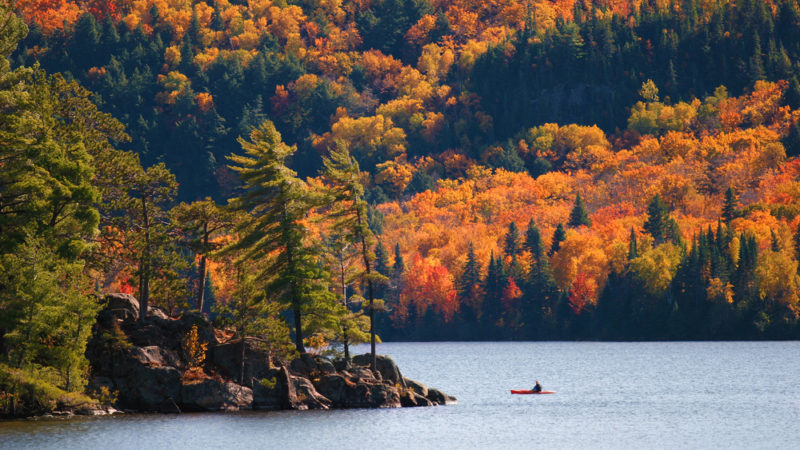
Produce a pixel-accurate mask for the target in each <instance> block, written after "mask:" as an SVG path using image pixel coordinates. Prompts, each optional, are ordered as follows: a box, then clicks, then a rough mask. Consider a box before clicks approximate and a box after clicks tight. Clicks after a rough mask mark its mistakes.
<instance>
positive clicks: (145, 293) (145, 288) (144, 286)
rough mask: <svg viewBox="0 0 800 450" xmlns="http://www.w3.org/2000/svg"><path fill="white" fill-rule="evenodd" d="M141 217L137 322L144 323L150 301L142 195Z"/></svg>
mask: <svg viewBox="0 0 800 450" xmlns="http://www.w3.org/2000/svg"><path fill="white" fill-rule="evenodd" d="M142 218H143V221H144V223H143V224H142V227H143V228H144V252H143V254H142V262H141V268H140V271H141V273H140V274H139V297H140V298H139V322H141V323H144V322H145V320H147V308H148V304H149V303H150V218H149V216H148V214H147V200H146V199H145V198H144V197H142Z"/></svg>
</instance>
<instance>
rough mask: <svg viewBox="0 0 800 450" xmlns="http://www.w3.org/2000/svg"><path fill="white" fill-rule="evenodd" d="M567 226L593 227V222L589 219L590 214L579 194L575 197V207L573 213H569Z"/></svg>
mask: <svg viewBox="0 0 800 450" xmlns="http://www.w3.org/2000/svg"><path fill="white" fill-rule="evenodd" d="M567 226H569V227H571V228H577V227H580V226H587V227H591V226H592V220H591V219H589V213H588V212H587V211H586V206H585V205H584V204H583V199H581V194H577V195H576V196H575V205H574V206H573V207H572V211H571V212H570V213H569V222H568V223H567Z"/></svg>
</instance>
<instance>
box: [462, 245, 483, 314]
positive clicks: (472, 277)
mask: <svg viewBox="0 0 800 450" xmlns="http://www.w3.org/2000/svg"><path fill="white" fill-rule="evenodd" d="M480 284H481V263H480V262H479V261H478V258H477V257H476V256H475V248H474V246H473V245H472V242H470V243H469V249H467V262H466V263H464V271H463V272H462V273H461V278H460V279H459V282H458V293H459V295H460V296H461V298H462V299H464V300H466V301H468V302H472V303H473V304H474V303H475V300H476V299H477V297H478V292H479V290H480Z"/></svg>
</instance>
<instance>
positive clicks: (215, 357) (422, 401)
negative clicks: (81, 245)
mask: <svg viewBox="0 0 800 450" xmlns="http://www.w3.org/2000/svg"><path fill="white" fill-rule="evenodd" d="M105 303H106V304H105V307H104V309H103V310H102V311H101V312H100V314H99V315H98V320H97V323H96V325H95V328H94V333H93V336H92V339H91V340H90V342H89V345H88V346H87V350H86V354H87V356H88V358H89V361H90V365H91V377H90V384H89V390H90V391H91V392H94V393H95V394H96V396H98V397H99V398H100V403H102V404H103V406H101V407H95V408H88V407H85V406H84V407H82V408H83V410H67V411H61V412H60V414H73V413H74V414H84V415H102V414H109V413H114V412H116V411H121V412H136V413H138V412H157V413H181V412H201V411H240V410H307V409H334V408H398V407H415V406H433V405H445V404H450V403H455V402H456V399H455V398H454V397H451V396H448V395H446V394H445V393H443V392H441V391H439V390H437V389H432V388H428V387H427V386H425V385H424V384H422V383H420V382H417V381H414V380H411V379H408V378H406V377H404V376H403V375H402V374H401V372H400V369H399V368H398V367H397V365H396V364H395V363H394V361H392V359H391V358H389V357H388V356H378V357H377V367H376V369H377V370H376V371H372V370H370V368H369V362H370V356H369V355H358V356H355V357H354V358H353V359H352V362H351V364H349V365H345V363H344V362H343V361H332V360H330V359H328V358H325V357H322V356H318V355H312V354H307V353H306V354H302V355H300V356H299V357H298V358H296V359H294V360H292V361H281V360H278V359H277V358H270V357H269V355H268V354H267V353H266V352H265V351H264V350H263V349H262V348H261V347H260V346H259V345H258V343H257V341H255V340H251V339H250V338H247V339H245V342H244V346H245V350H246V354H247V357H246V360H245V364H244V376H242V373H241V371H242V364H241V356H240V355H241V352H242V345H243V343H242V341H241V339H236V340H230V339H226V336H225V334H224V333H223V332H221V331H220V330H217V329H215V328H214V327H213V326H212V325H211V324H210V323H209V321H208V320H207V319H206V318H205V317H204V316H202V315H200V314H196V313H186V314H184V315H182V316H181V317H178V318H172V317H168V316H167V315H166V314H165V313H164V312H163V311H161V310H160V309H158V308H148V321H147V322H146V323H145V324H140V323H139V322H138V321H137V318H138V316H139V302H138V301H137V300H136V299H135V298H134V297H132V296H130V295H127V294H111V295H108V296H107V297H106V298H105ZM192 327H197V335H198V340H199V341H200V342H202V343H205V344H206V346H207V350H206V352H205V358H204V363H203V364H202V366H201V367H199V368H189V367H188V364H187V355H185V354H184V353H185V351H184V349H183V347H182V345H181V342H182V339H183V338H184V337H185V336H186V335H187V334H188V333H189V331H190V330H191V328H192ZM239 380H244V382H243V383H239ZM54 414H59V413H54Z"/></svg>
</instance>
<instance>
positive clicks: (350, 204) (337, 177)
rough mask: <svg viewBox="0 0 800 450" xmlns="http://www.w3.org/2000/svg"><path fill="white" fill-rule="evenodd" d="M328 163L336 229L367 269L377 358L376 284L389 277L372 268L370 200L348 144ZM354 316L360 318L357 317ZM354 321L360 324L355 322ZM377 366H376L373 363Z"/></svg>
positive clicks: (325, 160) (364, 278) (364, 275)
mask: <svg viewBox="0 0 800 450" xmlns="http://www.w3.org/2000/svg"><path fill="white" fill-rule="evenodd" d="M323 165H324V167H325V172H324V178H325V180H326V182H327V183H328V186H329V192H328V195H329V196H330V198H331V199H332V200H333V202H334V203H333V206H332V209H331V211H330V213H329V216H330V218H331V219H333V220H334V223H333V227H332V228H333V231H334V233H337V234H339V235H341V236H342V237H343V238H344V239H345V240H346V241H348V242H351V243H353V244H355V245H357V246H358V247H359V248H360V254H361V263H362V264H363V268H364V271H363V272H362V273H361V274H359V278H361V279H362V281H363V282H365V283H366V285H367V300H368V302H369V303H368V304H367V306H366V310H367V314H368V315H369V322H370V325H369V330H370V343H371V349H372V356H373V366H374V359H375V342H376V336H375V311H376V310H377V309H378V308H377V304H376V298H375V286H376V285H377V284H384V283H386V282H387V281H388V278H387V277H386V276H384V275H383V274H381V273H380V272H378V271H375V270H373V266H374V262H375V254H374V253H372V247H373V245H374V242H375V237H374V236H373V234H372V230H371V229H370V227H369V223H368V220H367V219H368V217H367V202H366V200H365V199H364V186H363V185H362V184H361V180H360V177H361V170H360V169H359V167H358V162H356V160H355V158H353V157H352V156H350V152H349V150H348V148H347V146H346V145H345V144H344V143H343V142H337V143H336V146H335V147H334V148H332V149H331V150H330V155H329V157H327V158H323ZM353 320H356V321H357V320H358V318H357V317H356V318H354V319H353ZM352 325H356V326H357V325H358V324H357V323H354V324H352ZM373 368H374V367H373Z"/></svg>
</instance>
